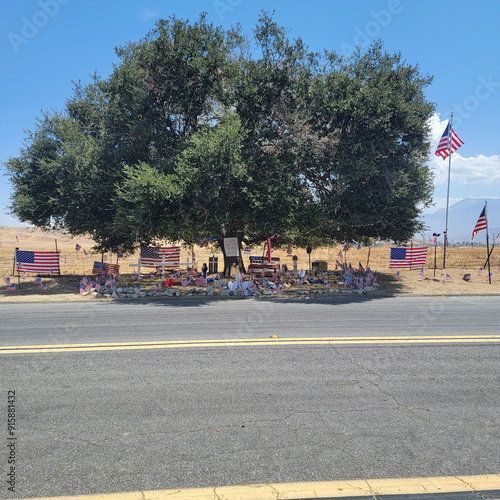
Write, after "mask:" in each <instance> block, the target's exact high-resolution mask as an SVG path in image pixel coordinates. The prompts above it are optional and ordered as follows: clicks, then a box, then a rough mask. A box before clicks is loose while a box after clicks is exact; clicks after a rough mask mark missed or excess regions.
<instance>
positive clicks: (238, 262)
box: [218, 235, 246, 275]
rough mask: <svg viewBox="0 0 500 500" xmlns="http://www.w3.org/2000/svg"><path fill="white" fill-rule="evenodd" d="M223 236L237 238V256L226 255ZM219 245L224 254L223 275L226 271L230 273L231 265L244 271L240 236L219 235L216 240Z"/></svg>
mask: <svg viewBox="0 0 500 500" xmlns="http://www.w3.org/2000/svg"><path fill="white" fill-rule="evenodd" d="M224 238H238V256H237V257H233V256H231V257H228V256H227V255H226V248H225V247H224ZM218 242H219V245H220V247H221V249H222V255H223V256H224V271H223V273H224V275H226V272H227V273H231V268H232V266H233V265H235V266H237V267H238V269H239V272H240V273H242V274H245V273H246V269H245V265H244V263H243V257H242V256H241V238H240V237H239V236H229V235H227V236H225V237H221V238H219V240H218Z"/></svg>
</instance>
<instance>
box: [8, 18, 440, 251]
mask: <svg viewBox="0 0 500 500" xmlns="http://www.w3.org/2000/svg"><path fill="white" fill-rule="evenodd" d="M117 55H118V57H119V64H117V65H116V66H115V68H114V70H113V72H112V74H111V75H110V76H109V77H108V78H106V79H102V78H99V77H97V76H94V77H93V78H92V80H91V82H90V83H89V84H87V85H82V84H80V83H78V84H76V85H75V88H74V92H73V94H72V95H71V96H70V97H69V99H68V100H67V102H66V106H65V109H64V110H63V111H61V112H50V113H44V114H43V115H42V117H41V118H40V119H39V120H38V121H37V123H36V126H35V129H34V131H33V132H30V133H28V136H27V138H26V142H25V145H24V146H23V148H22V149H21V151H20V154H19V156H18V157H16V158H10V159H9V160H8V161H7V162H6V166H7V169H8V172H9V176H10V180H11V182H12V184H13V188H14V190H13V195H12V203H11V211H12V213H13V214H15V215H16V216H17V217H18V218H19V219H20V220H22V221H25V222H29V223H31V224H34V225H36V226H39V227H45V228H48V227H53V226H56V227H61V228H64V229H66V230H68V231H69V232H70V233H72V234H75V235H79V234H90V235H91V236H92V237H93V238H94V239H95V241H96V242H97V243H98V245H99V247H100V248H101V249H105V248H109V247H113V246H116V245H118V244H121V245H124V246H125V248H128V249H131V248H132V246H133V243H134V242H135V241H136V239H138V240H139V241H140V242H141V243H150V242H154V241H155V240H159V239H164V238H166V239H169V240H172V241H178V240H182V241H184V242H186V243H188V244H192V243H194V242H195V241H196V239H197V238H204V237H215V238H218V239H220V240H222V238H224V237H225V236H236V237H238V238H239V239H240V241H246V242H249V241H258V240H259V239H262V238H263V237H264V236H265V235H267V234H274V233H278V232H279V233H281V234H282V238H281V239H282V241H283V242H285V241H286V242H290V241H294V242H295V243H296V244H299V245H304V244H306V243H307V242H310V241H313V240H316V241H323V242H337V241H366V240H369V239H373V238H383V239H393V240H395V241H398V242H402V241H405V240H407V239H409V238H410V237H411V236H413V234H415V233H416V232H417V231H418V230H419V229H420V223H419V222H418V215H419V207H424V206H426V205H428V204H429V203H430V200H431V188H432V185H431V181H432V178H431V174H430V171H429V169H428V167H427V166H426V160H427V154H428V148H429V144H428V141H427V137H428V118H429V117H430V115H431V113H432V111H433V109H434V108H433V105H432V104H431V103H429V102H428V101H427V100H426V98H425V94H424V89H425V87H426V86H427V85H429V84H430V82H431V78H430V77H428V76H426V75H421V73H420V71H419V68H418V66H412V65H410V64H408V63H407V62H406V61H404V60H403V58H402V55H401V54H389V53H388V52H387V51H385V50H384V48H383V46H382V44H381V43H380V42H376V43H374V44H373V45H372V46H371V47H370V48H369V50H368V51H366V52H365V53H361V52H360V51H358V52H355V53H354V54H352V56H351V57H350V58H348V59H344V58H341V57H339V56H338V55H336V54H335V53H334V52H329V51H325V53H324V54H317V53H312V52H310V51H309V50H308V48H307V47H306V46H305V44H304V43H303V41H302V40H301V39H300V38H299V39H296V40H290V39H289V38H288V36H287V32H286V30H285V29H284V28H282V27H280V26H278V25H277V24H276V23H275V21H274V19H273V17H272V16H270V15H269V14H267V13H265V12H264V13H262V14H261V16H260V18H259V21H258V23H257V25H256V27H255V29H254V31H253V37H252V38H251V39H247V38H246V37H244V36H243V35H242V33H241V31H240V30H239V29H238V28H235V29H231V30H229V31H224V30H222V29H221V28H220V27H216V26H214V25H212V24H210V23H208V22H207V20H206V17H205V16H204V15H202V16H200V18H199V19H198V20H197V21H196V22H194V23H190V22H189V21H184V20H179V19H176V18H171V19H168V20H162V21H158V23H157V24H156V27H155V29H154V30H152V31H151V32H150V33H149V34H148V35H147V36H146V37H145V38H144V39H143V40H140V41H139V42H136V43H129V44H128V45H127V46H125V47H120V48H118V49H117Z"/></svg>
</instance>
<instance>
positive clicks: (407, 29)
mask: <svg viewBox="0 0 500 500" xmlns="http://www.w3.org/2000/svg"><path fill="white" fill-rule="evenodd" d="M261 8H265V9H266V10H268V11H272V10H273V9H274V10H275V11H276V15H275V18H276V20H277V22H278V23H280V24H281V25H282V26H285V27H287V28H289V30H290V33H289V36H290V37H291V38H295V37H298V36H300V37H301V38H302V39H303V40H304V41H305V42H306V43H307V44H308V45H309V47H310V48H311V49H312V50H321V49H324V48H326V49H329V50H335V51H337V52H339V53H341V54H347V53H349V51H350V50H352V47H354V46H355V45H361V46H362V48H366V47H367V46H368V45H369V44H370V43H371V42H372V41H373V40H374V39H377V38H381V39H382V40H383V42H384V45H385V47H386V48H387V49H388V50H390V51H401V52H402V54H403V56H404V58H405V59H406V60H407V62H408V63H410V64H417V63H418V64H419V66H420V68H421V71H422V72H423V73H426V74H430V75H433V76H434V82H433V83H432V85H431V86H430V87H429V88H428V89H427V97H428V99H429V100H430V101H432V102H434V103H435V104H436V111H437V114H436V115H435V116H433V118H432V120H431V125H432V136H431V139H432V151H431V154H430V158H429V165H430V166H431V168H432V171H433V172H434V174H435V191H434V197H435V200H436V206H435V208H433V209H432V210H431V211H434V210H437V209H438V208H440V207H443V206H445V202H446V185H447V175H448V161H447V160H446V161H443V160H441V159H439V158H437V157H435V156H434V154H433V153H434V150H435V146H436V144H437V142H438V140H439V138H440V136H441V134H442V132H443V131H444V128H445V126H446V122H447V120H448V118H449V116H450V112H451V110H452V109H454V111H455V122H454V129H455V132H456V133H457V134H458V136H459V137H460V138H461V139H462V140H463V141H464V142H465V144H464V146H462V148H460V149H459V150H458V151H457V152H456V153H454V154H453V161H452V177H451V178H452V182H451V187H450V202H451V203H453V202H455V201H458V200H460V199H463V198H467V197H476V198H484V197H488V198H498V197H499V187H500V141H499V140H498V136H499V120H500V65H499V62H500V31H499V30H498V19H499V18H500V16H499V14H500V2H496V1H490V0H476V1H475V2H470V1H468V0H454V1H451V0H442V1H439V0H406V1H405V0H373V1H368V0H353V1H351V2H345V1H336V0H323V1H320V0H310V1H308V2H303V1H300V2H299V1H297V0H286V1H285V0H274V1H272V0H266V2H256V1H250V0H204V1H203V0H188V1H185V2H173V1H168V0H135V1H134V2H118V1H115V0H110V1H106V0H100V1H99V2H97V1H94V0H87V1H85V2H82V1H78V0H23V1H21V2H2V16H1V18H0V54H1V61H2V72H1V76H0V78H1V80H0V81H1V90H2V91H1V92H0V109H1V113H2V114H1V120H0V126H1V129H0V162H3V161H5V160H6V159H7V158H8V157H11V156H14V157H15V156H17V155H18V152H19V148H20V147H21V146H22V143H23V140H24V138H25V134H24V132H23V130H25V129H27V130H30V129H33V128H34V123H35V119H36V117H37V116H40V110H41V109H45V110H50V109H59V110H61V109H63V107H64V102H65V99H66V98H67V97H68V96H69V95H70V94H71V89H72V84H71V81H72V80H75V81H76V80H82V81H84V82H85V81H88V79H89V78H88V75H89V74H90V73H93V72H95V71H97V73H99V74H100V75H101V76H103V77H106V76H107V75H108V74H109V72H110V71H111V70H112V63H113V62H117V59H116V57H115V53H114V47H115V46H120V45H122V44H125V43H127V42H128V41H137V40H139V39H141V38H142V37H143V36H144V35H145V34H146V33H147V32H148V31H149V30H150V29H151V28H153V26H154V23H155V20H156V19H159V18H168V17H169V16H172V15H175V16H176V17H178V18H184V19H186V18H188V19H191V20H196V19H197V18H198V16H199V14H200V13H201V12H206V13H207V15H208V19H209V20H210V21H212V22H213V23H215V24H218V25H222V26H224V27H226V28H229V27H230V26H231V25H234V24H236V23H240V24H241V26H242V28H243V31H244V32H245V33H248V34H250V33H251V29H252V27H253V26H254V25H255V23H256V21H257V17H258V13H259V12H260V10H261ZM0 168H1V171H0V173H1V174H3V173H4V172H5V169H4V168H3V166H2V167H0ZM10 193H11V186H10V184H9V182H8V179H7V178H6V177H5V176H3V175H2V176H0V225H7V226H19V225H22V224H21V223H20V222H19V221H18V220H17V219H15V218H12V217H11V216H9V215H7V214H6V212H7V209H6V208H5V206H6V205H7V204H8V203H9V196H10Z"/></svg>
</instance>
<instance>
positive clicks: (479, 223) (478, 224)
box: [472, 207, 487, 239]
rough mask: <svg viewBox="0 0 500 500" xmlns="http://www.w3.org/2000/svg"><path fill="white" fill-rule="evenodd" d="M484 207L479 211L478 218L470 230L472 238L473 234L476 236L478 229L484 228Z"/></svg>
mask: <svg viewBox="0 0 500 500" xmlns="http://www.w3.org/2000/svg"><path fill="white" fill-rule="evenodd" d="M486 227H487V225H486V207H484V208H483V211H482V212H481V215H480V216H479V219H477V222H476V227H475V228H474V231H472V239H474V236H476V234H477V233H479V231H482V230H483V229H486Z"/></svg>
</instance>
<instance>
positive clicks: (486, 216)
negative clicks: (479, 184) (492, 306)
mask: <svg viewBox="0 0 500 500" xmlns="http://www.w3.org/2000/svg"><path fill="white" fill-rule="evenodd" d="M487 205H488V202H487V201H485V202H484V220H485V221H486V252H487V253H486V255H488V281H489V282H490V285H491V269H490V239H489V236H488V211H487V208H486V207H487Z"/></svg>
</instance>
